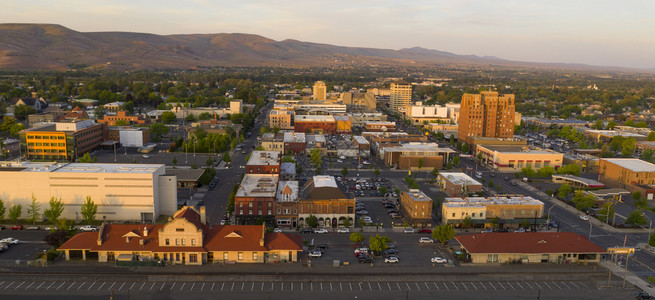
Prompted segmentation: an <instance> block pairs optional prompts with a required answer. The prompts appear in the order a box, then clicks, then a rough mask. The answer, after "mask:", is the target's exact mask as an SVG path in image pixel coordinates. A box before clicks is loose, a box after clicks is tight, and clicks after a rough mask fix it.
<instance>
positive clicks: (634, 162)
mask: <svg viewBox="0 0 655 300" xmlns="http://www.w3.org/2000/svg"><path fill="white" fill-rule="evenodd" d="M598 181H600V182H602V183H604V184H605V185H607V186H609V187H616V188H624V189H626V190H629V191H637V190H641V189H640V187H639V186H640V185H653V184H655V164H652V163H649V162H647V161H643V160H641V159H636V158H601V159H600V162H599V164H598Z"/></svg>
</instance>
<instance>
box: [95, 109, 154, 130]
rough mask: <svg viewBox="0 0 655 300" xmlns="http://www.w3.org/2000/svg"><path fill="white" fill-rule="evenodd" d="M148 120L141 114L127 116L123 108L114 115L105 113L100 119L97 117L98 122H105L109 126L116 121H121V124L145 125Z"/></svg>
mask: <svg viewBox="0 0 655 300" xmlns="http://www.w3.org/2000/svg"><path fill="white" fill-rule="evenodd" d="M149 122H150V120H149V119H144V118H143V117H142V116H128V115H127V112H126V111H124V110H121V111H117V112H116V114H115V115H105V116H104V117H103V118H102V119H98V123H106V124H107V125H109V126H114V125H116V123H123V124H121V125H146V124H148V123H149Z"/></svg>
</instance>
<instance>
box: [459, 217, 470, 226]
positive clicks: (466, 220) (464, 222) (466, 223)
mask: <svg viewBox="0 0 655 300" xmlns="http://www.w3.org/2000/svg"><path fill="white" fill-rule="evenodd" d="M460 226H462V228H471V226H473V219H471V216H466V217H464V219H462V224H460Z"/></svg>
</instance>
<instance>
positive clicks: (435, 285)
mask: <svg viewBox="0 0 655 300" xmlns="http://www.w3.org/2000/svg"><path fill="white" fill-rule="evenodd" d="M433 283H434V287H436V288H437V291H440V289H439V286H438V285H437V282H436V281H435V282H433Z"/></svg>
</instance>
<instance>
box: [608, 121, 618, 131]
mask: <svg viewBox="0 0 655 300" xmlns="http://www.w3.org/2000/svg"><path fill="white" fill-rule="evenodd" d="M614 127H616V122H614V121H609V122H608V123H607V129H609V130H614Z"/></svg>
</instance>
